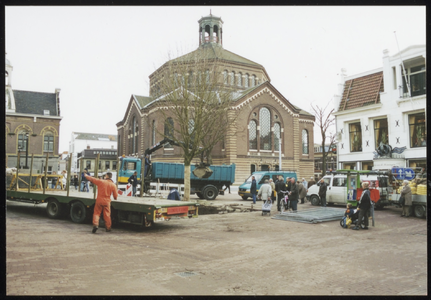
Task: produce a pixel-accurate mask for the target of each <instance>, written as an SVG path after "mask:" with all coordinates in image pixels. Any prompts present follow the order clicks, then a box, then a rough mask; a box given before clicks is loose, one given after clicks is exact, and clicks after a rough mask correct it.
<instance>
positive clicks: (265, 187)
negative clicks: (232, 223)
mask: <svg viewBox="0 0 431 300" xmlns="http://www.w3.org/2000/svg"><path fill="white" fill-rule="evenodd" d="M271 194H272V189H271V185H270V184H269V180H268V179H265V183H264V184H262V185H261V187H260V189H259V194H258V195H259V196H260V198H261V199H262V201H263V202H265V201H266V200H271Z"/></svg>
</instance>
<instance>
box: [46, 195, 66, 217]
mask: <svg viewBox="0 0 431 300" xmlns="http://www.w3.org/2000/svg"><path fill="white" fill-rule="evenodd" d="M46 212H47V214H48V217H49V218H51V219H58V218H60V217H61V216H62V215H63V213H64V206H63V205H61V204H60V203H59V202H58V201H57V199H49V200H48V205H47V206H46Z"/></svg>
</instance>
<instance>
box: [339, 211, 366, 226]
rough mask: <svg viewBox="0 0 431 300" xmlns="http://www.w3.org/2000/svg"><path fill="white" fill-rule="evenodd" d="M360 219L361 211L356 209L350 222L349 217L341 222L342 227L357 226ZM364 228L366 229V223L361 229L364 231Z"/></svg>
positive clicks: (362, 224) (362, 223)
mask: <svg viewBox="0 0 431 300" xmlns="http://www.w3.org/2000/svg"><path fill="white" fill-rule="evenodd" d="M365 217H366V216H365ZM358 218H359V211H358V210H357V209H355V210H354V213H353V215H352V217H351V218H350V220H348V219H347V217H343V218H342V219H341V220H340V226H341V227H343V228H350V226H352V225H353V226H356V225H357V224H358V222H359V220H358ZM362 220H363V219H362ZM364 227H365V225H364V222H361V228H362V229H363V228H364Z"/></svg>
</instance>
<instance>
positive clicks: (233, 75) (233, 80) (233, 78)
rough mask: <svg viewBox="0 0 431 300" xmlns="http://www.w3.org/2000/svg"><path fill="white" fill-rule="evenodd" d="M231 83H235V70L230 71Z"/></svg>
mask: <svg viewBox="0 0 431 300" xmlns="http://www.w3.org/2000/svg"><path fill="white" fill-rule="evenodd" d="M230 85H235V72H234V71H232V72H231V73H230Z"/></svg>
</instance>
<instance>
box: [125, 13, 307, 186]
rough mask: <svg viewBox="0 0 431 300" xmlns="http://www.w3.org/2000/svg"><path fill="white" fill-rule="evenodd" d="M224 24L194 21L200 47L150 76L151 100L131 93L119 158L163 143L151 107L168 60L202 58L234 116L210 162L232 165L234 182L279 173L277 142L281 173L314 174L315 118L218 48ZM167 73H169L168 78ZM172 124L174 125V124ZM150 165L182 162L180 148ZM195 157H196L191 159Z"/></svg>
mask: <svg viewBox="0 0 431 300" xmlns="http://www.w3.org/2000/svg"><path fill="white" fill-rule="evenodd" d="M222 26H223V21H222V20H221V18H219V17H216V16H213V15H209V16H206V17H203V18H201V19H200V20H199V47H198V49H196V50H195V51H192V52H191V53H188V54H186V55H184V56H181V57H178V58H176V59H173V60H171V61H168V62H166V63H165V64H164V65H162V66H161V67H160V68H159V69H157V70H156V71H155V72H154V73H152V74H151V75H150V76H149V78H150V96H149V97H144V96H138V95H132V96H131V98H130V101H129V104H128V106H127V109H126V112H125V115H124V118H123V120H121V121H120V122H118V123H117V130H118V154H119V155H136V156H140V155H142V154H143V152H144V151H145V149H147V148H149V147H150V146H151V145H154V144H156V143H157V142H159V141H160V140H162V139H163V136H161V135H160V134H158V132H164V126H165V120H164V117H163V115H162V114H161V113H160V112H159V111H158V110H157V108H156V106H155V105H154V103H155V102H156V101H157V100H158V99H161V97H162V96H163V95H160V94H159V88H158V82H159V80H160V78H161V76H164V75H166V70H167V69H168V65H169V64H170V63H172V62H174V63H176V62H182V61H187V60H188V59H189V58H190V57H205V58H206V59H207V60H208V61H210V62H211V61H213V62H214V63H218V66H219V67H218V72H219V74H220V75H221V76H220V82H219V85H220V87H221V88H226V89H229V90H231V91H232V95H233V97H232V106H231V109H232V110H236V111H237V112H238V115H237V119H236V121H235V125H234V126H232V128H230V129H229V130H231V132H230V133H231V134H228V135H227V136H230V137H229V138H226V139H225V140H224V141H223V142H220V143H218V144H217V145H216V146H215V147H214V149H213V152H212V158H213V163H214V164H228V165H229V164H233V163H234V164H236V177H235V182H236V183H237V184H238V183H242V182H244V180H245V179H247V178H248V177H249V175H250V174H251V173H252V172H254V171H258V170H278V168H279V140H280V139H281V156H282V166H281V168H282V169H283V170H293V171H296V172H297V173H298V177H308V178H309V177H310V176H313V174H314V153H313V148H312V147H310V145H313V144H314V142H313V140H314V138H313V126H314V119H315V118H314V116H313V115H311V114H310V113H308V112H306V111H304V110H302V109H301V108H299V107H298V106H296V105H294V104H293V103H291V102H290V101H289V100H287V99H286V98H285V97H284V96H283V95H282V94H281V93H280V92H279V91H278V90H277V89H276V88H275V87H274V86H273V85H272V84H271V80H270V77H269V75H268V74H267V72H266V70H265V68H264V67H263V66H262V65H260V64H258V63H256V62H253V61H251V60H249V59H246V58H244V57H242V56H240V55H237V54H235V53H233V52H230V51H228V50H225V49H224V48H223V46H222V45H223V38H222V34H223V30H222ZM168 75H169V74H168ZM174 126H175V124H174ZM152 160H153V161H165V162H182V158H181V149H180V148H179V147H170V146H168V147H164V148H163V149H160V150H158V151H157V152H154V153H153V154H152ZM197 160H198V159H197V158H196V161H197Z"/></svg>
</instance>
